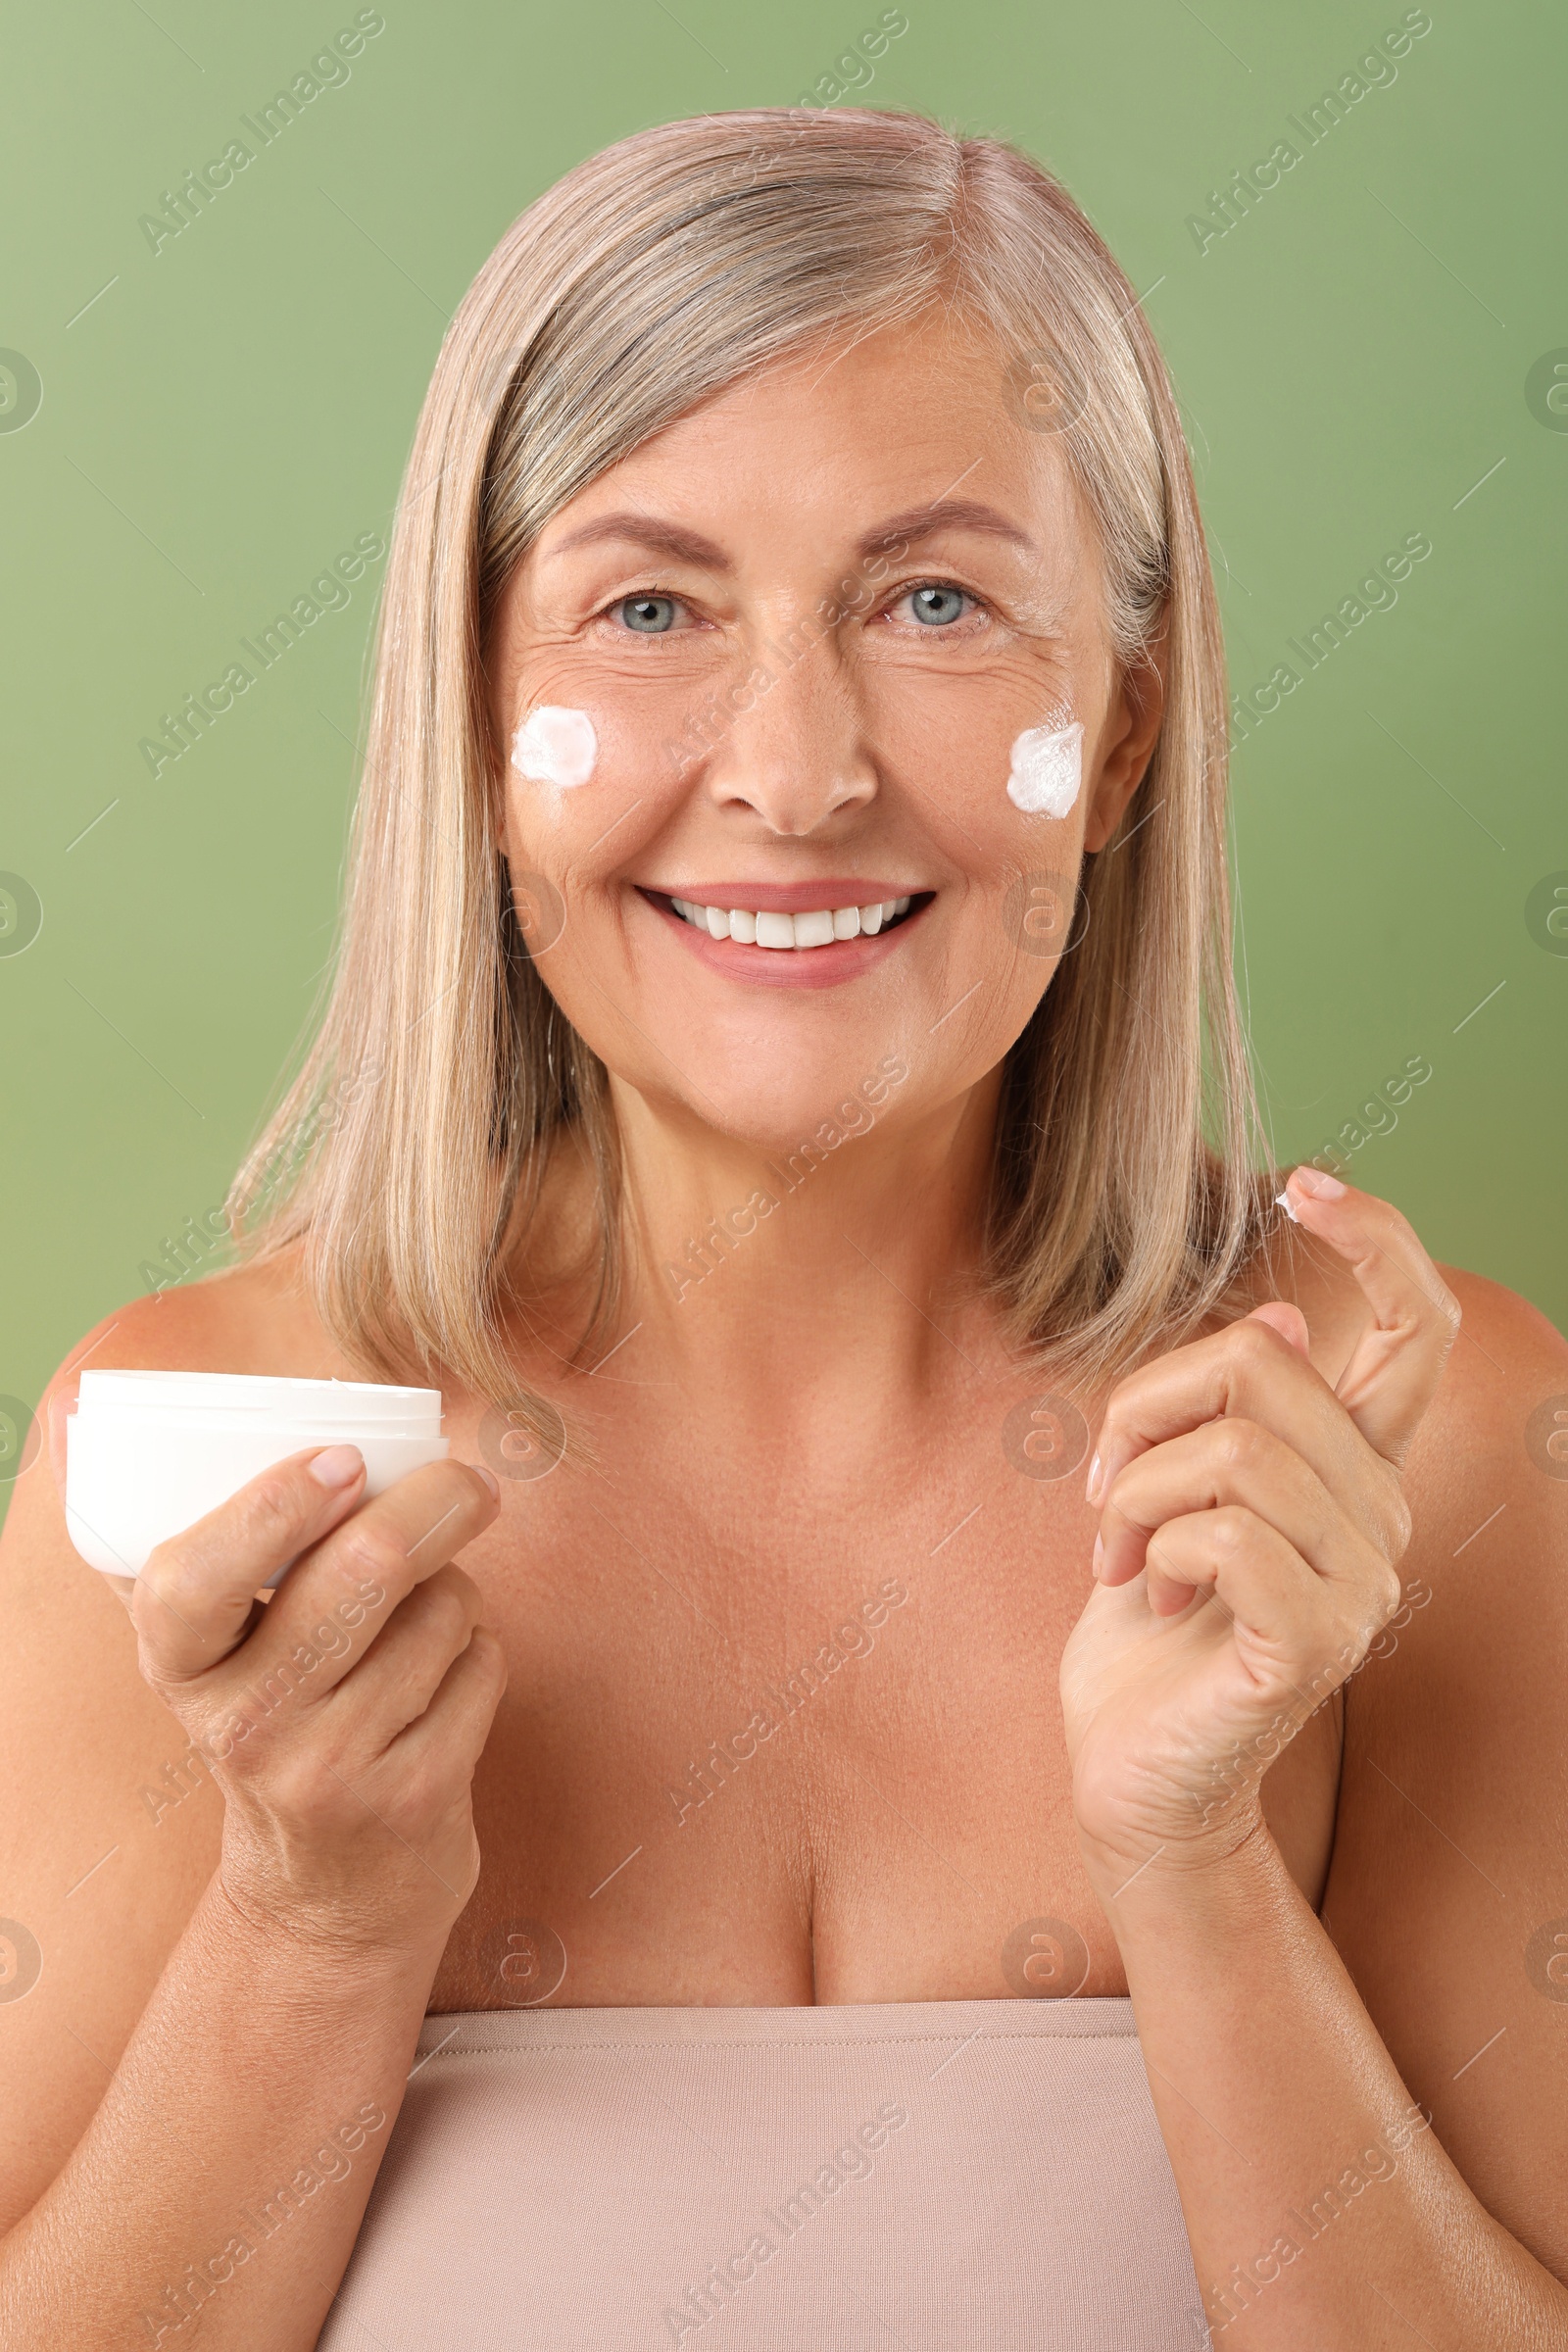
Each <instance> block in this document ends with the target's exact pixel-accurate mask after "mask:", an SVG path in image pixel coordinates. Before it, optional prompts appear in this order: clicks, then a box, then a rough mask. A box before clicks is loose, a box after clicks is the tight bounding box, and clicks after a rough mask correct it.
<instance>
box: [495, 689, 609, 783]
mask: <svg viewBox="0 0 1568 2352" xmlns="http://www.w3.org/2000/svg"><path fill="white" fill-rule="evenodd" d="M512 765H513V769H514V772H515V774H516V775H517V776H519V777H520V778H521V780H522V782H523V783H524V784H528V785H532V786H534V787H535V788H536V789H537V790H538V791H539V792H540V793H542V794H545V795H549V796H553V798H554V801H555V804H556V806H557V807H558V808H559V805H560V796H561V794H562V793H564V792H575V791H576V790H577V789H578V788H579V787H580V786H581V785H584V784H589V783H592V781H593V778H594V773H595V771H596V769H597V767H598V765H599V731H598V729H597V728H596V727H595V725H594V722H593V720H592V719H591V718H590V717H589V715H588V712H587V711H573V710H571V709H569V708H568V707H567V706H566V705H565V704H564V703H538V704H536V705H535V706H534V708H533V710H531V711H529V712H528V714H527V716H526V717H525V718H524V719H523V721H522V724H521V725H520V726H519V727H518V728H517V731H516V733H515V735H514V736H513V738H512Z"/></svg>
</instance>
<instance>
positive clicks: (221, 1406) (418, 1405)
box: [76, 1371, 441, 1435]
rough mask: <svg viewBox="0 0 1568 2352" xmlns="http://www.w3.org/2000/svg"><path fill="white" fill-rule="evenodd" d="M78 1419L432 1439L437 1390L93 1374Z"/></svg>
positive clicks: (86, 1378)
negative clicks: (414, 1426)
mask: <svg viewBox="0 0 1568 2352" xmlns="http://www.w3.org/2000/svg"><path fill="white" fill-rule="evenodd" d="M76 1411H77V1414H78V1416H85V1417H86V1418H88V1419H91V1420H96V1419H98V1418H99V1416H100V1415H105V1414H112V1415H113V1416H114V1417H115V1418H116V1419H117V1420H118V1419H120V1418H122V1417H124V1416H129V1417H130V1418H131V1419H141V1418H151V1417H153V1416H157V1417H159V1418H162V1417H163V1416H164V1415H166V1414H173V1415H176V1416H178V1417H179V1418H180V1419H184V1418H185V1417H186V1416H188V1415H190V1414H196V1415H199V1416H200V1419H201V1420H202V1421H203V1422H204V1423H206V1424H207V1425H208V1426H209V1427H212V1426H214V1425H217V1426H221V1427H233V1426H240V1427H245V1428H251V1427H255V1426H258V1425H261V1424H266V1425H269V1426H270V1425H272V1424H274V1423H287V1424H288V1425H289V1426H290V1427H302V1426H303V1427H308V1428H311V1429H322V1430H326V1429H337V1428H340V1427H356V1428H363V1427H364V1426H366V1425H367V1424H371V1425H379V1424H380V1423H383V1422H394V1421H395V1422H399V1423H408V1422H410V1421H415V1422H420V1423H425V1422H427V1423H428V1424H429V1427H430V1430H431V1433H432V1434H433V1435H439V1433H440V1427H441V1392H440V1390H439V1389H401V1388H394V1387H392V1386H391V1385H390V1384H388V1383H386V1382H382V1381H374V1380H288V1379H277V1378H274V1377H272V1376H271V1375H270V1374H258V1373H252V1372H92V1371H87V1372H83V1373H82V1374H81V1378H80V1384H79V1387H78V1390H77V1401H76Z"/></svg>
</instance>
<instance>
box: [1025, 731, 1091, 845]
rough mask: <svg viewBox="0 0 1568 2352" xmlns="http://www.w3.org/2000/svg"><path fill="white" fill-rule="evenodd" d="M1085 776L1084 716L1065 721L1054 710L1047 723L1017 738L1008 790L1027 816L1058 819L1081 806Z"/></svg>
mask: <svg viewBox="0 0 1568 2352" xmlns="http://www.w3.org/2000/svg"><path fill="white" fill-rule="evenodd" d="M1083 780H1084V730H1083V724H1082V721H1081V720H1078V719H1071V720H1069V721H1068V722H1067V723H1066V724H1063V723H1062V717H1061V714H1060V713H1058V712H1053V713H1052V715H1051V717H1050V718H1049V719H1048V720H1047V721H1046V723H1045V724H1044V725H1043V726H1038V727H1025V728H1024V730H1023V732H1022V734H1021V735H1018V736H1016V737H1015V738H1014V741H1013V745H1012V751H1011V754H1010V757H1009V760H1008V765H1007V783H1006V793H1007V798H1008V800H1009V801H1010V802H1011V803H1012V805H1013V807H1014V808H1015V809H1019V810H1020V811H1021V812H1022V813H1023V815H1025V816H1049V817H1053V818H1054V819H1056V820H1057V821H1058V822H1059V821H1060V819H1061V818H1062V817H1065V816H1070V815H1071V813H1072V811H1073V809H1074V808H1075V807H1076V806H1077V801H1078V795H1079V793H1080V791H1081V790H1082V788H1083Z"/></svg>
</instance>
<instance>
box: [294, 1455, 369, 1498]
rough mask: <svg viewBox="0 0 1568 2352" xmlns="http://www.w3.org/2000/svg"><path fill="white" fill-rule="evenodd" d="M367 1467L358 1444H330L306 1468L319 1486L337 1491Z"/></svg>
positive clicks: (347, 1484) (350, 1482) (349, 1483)
mask: <svg viewBox="0 0 1568 2352" xmlns="http://www.w3.org/2000/svg"><path fill="white" fill-rule="evenodd" d="M364 1467H365V1456H364V1454H363V1453H361V1451H360V1449H359V1447H358V1446H327V1447H326V1449H325V1451H324V1452H322V1453H319V1454H318V1455H317V1456H316V1459H315V1460H314V1461H313V1462H308V1463H307V1464H306V1468H307V1469H308V1470H309V1471H310V1474H311V1476H312V1477H313V1478H314V1479H315V1481H316V1483H317V1485H318V1486H319V1487H326V1488H327V1489H328V1490H331V1491H335V1490H336V1489H337V1488H339V1487H346V1486H349V1485H351V1484H352V1483H353V1481H354V1480H355V1479H357V1478H358V1477H359V1475H360V1472H361V1471H362V1470H363V1469H364Z"/></svg>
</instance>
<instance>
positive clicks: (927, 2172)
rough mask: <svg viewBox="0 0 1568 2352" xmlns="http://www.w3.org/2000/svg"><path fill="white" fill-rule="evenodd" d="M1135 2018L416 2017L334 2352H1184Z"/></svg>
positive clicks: (1191, 2339)
mask: <svg viewBox="0 0 1568 2352" xmlns="http://www.w3.org/2000/svg"><path fill="white" fill-rule="evenodd" d="M1205 2341H1206V2336H1205V2332H1204V2328H1203V2324H1202V2318H1201V2306H1200V2300H1199V2294H1198V2285H1197V2280H1196V2279H1195V2278H1194V2275H1193V2264H1192V2257H1191V2254H1190V2252H1189V2249H1188V2244H1187V2237H1186V2232H1185V2231H1184V2229H1183V2227H1182V2217H1181V2208H1180V2206H1179V2204H1178V2202H1177V2197H1176V2184H1175V2180H1174V2179H1173V2177H1172V2174H1171V2169H1170V2164H1169V2161H1168V2159H1167V2157H1166V2154H1165V2148H1164V2143H1163V2141H1162V2140H1161V2138H1160V2135H1159V2129H1158V2126H1157V2124H1156V2123H1155V2120H1154V2111H1153V2106H1152V2101H1151V2099H1150V2095H1149V2082H1148V2077H1147V2075H1146V2074H1145V2071H1144V2063H1143V2056H1142V2052H1141V2051H1140V2048H1139V2044H1138V2035H1137V2031H1136V2028H1135V2027H1134V2024H1133V2013H1132V2003H1131V2002H1130V2001H1127V2000H1056V2001H1052V2000H1041V2001H1029V2000H1003V2001H916V2002H908V2003H897V2004H892V2005H889V2006H875V2007H863V2008H862V2007H849V2006H834V2007H828V2008H798V2009H794V2008H791V2009H520V2010H519V2009H514V2010H485V2011H476V2012H471V2013H467V2012H466V2013H462V2014H458V2015H450V2014H449V2015H445V2016H434V2017H429V2018H427V2019H426V2020H425V2023H424V2027H423V2030H422V2032H421V2034H420V2036H419V2049H418V2057H417V2062H416V2064H415V2066H414V2069H413V2071H412V2073H411V2076H410V2080H409V2087H408V2093H407V2096H406V2098H405V2100H404V2103H403V2109H402V2113H401V2114H400V2115H399V2117H398V2121H397V2124H396V2126H395V2128H394V2130H393V2132H392V2136H391V2139H390V2141H389V2143H388V2146H387V2151H386V2155H385V2158H384V2160H383V2162H382V2165H381V2170H380V2174H379V2177H378V2179H377V2180H376V2184H375V2188H374V2190H373V2192H372V2195H371V2199H370V2204H369V2209H368V2212H367V2214H366V2217H365V2224H364V2227H363V2229H361V2231H360V2236H359V2242H358V2244H357V2245H356V2247H355V2250H354V2255H353V2258H352V2260H351V2262H350V2264H349V2268H348V2272H347V2274H346V2276H345V2278H344V2280H343V2284H342V2287H341V2289H340V2290H339V2293H338V2296H337V2299H336V2301H335V2302H334V2303H333V2305H332V2309H331V2314H330V2316H329V2318H328V2320H327V2323H326V2327H325V2328H324V2329H323V2331H322V2334H321V2336H320V2339H319V2344H320V2347H321V2352H377V2347H379V2352H437V2348H440V2347H447V2346H453V2347H461V2348H462V2352H502V2348H503V2347H505V2352H525V2348H526V2352H622V2348H623V2347H624V2348H625V2352H633V2348H635V2352H657V2347H659V2346H660V2345H672V2344H673V2345H682V2346H686V2347H688V2352H689V2348H690V2347H692V2346H699V2347H701V2352H754V2348H760V2347H766V2352H811V2348H814V2347H817V2346H821V2347H824V2352H825V2348H827V2347H831V2348H832V2352H850V2348H852V2347H853V2348H854V2352H860V2347H864V2352H899V2347H900V2346H903V2347H904V2352H1057V2348H1059V2352H1194V2348H1196V2347H1197V2346H1199V2345H1201V2344H1203V2343H1204V2342H1205Z"/></svg>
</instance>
